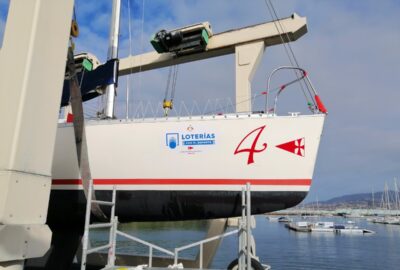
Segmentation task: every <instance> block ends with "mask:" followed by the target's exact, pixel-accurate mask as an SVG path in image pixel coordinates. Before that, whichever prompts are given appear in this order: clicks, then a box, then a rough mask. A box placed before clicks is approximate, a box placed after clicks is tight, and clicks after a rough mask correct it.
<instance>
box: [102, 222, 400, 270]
mask: <svg viewBox="0 0 400 270" xmlns="http://www.w3.org/2000/svg"><path fill="white" fill-rule="evenodd" d="M293 218H294V219H300V220H301V217H300V216H293ZM325 219H326V218H325ZM329 220H330V221H331V222H334V223H338V224H339V223H342V224H343V223H346V221H347V219H345V218H342V217H333V218H329ZM256 222H257V226H256V228H255V229H253V233H254V236H255V238H256V239H257V240H258V242H257V243H258V245H257V253H258V256H259V257H260V260H261V262H262V263H267V264H269V265H271V267H272V269H276V270H285V269H288V270H295V269H301V270H303V269H304V270H311V269H312V270H314V269H315V270H317V269H330V270H342V269H355V270H358V269H360V270H376V269H397V266H398V265H399V264H400V258H399V256H398V255H397V251H398V250H399V249H400V227H399V226H387V225H386V226H385V225H382V224H372V223H369V222H368V221H366V220H365V219H362V220H360V221H357V225H358V226H360V227H363V228H368V229H371V230H373V231H375V233H374V234H334V233H304V232H295V231H291V230H288V229H287V228H285V225H284V224H281V223H278V222H270V221H268V220H267V219H266V218H265V216H264V215H260V216H257V217H256ZM203 226H204V223H203V225H201V222H200V223H199V222H177V223H171V222H165V223H160V224H152V223H143V224H141V223H131V224H125V225H122V226H121V230H122V231H124V232H127V233H132V234H136V235H137V236H139V237H141V238H143V239H146V240H147V241H151V242H154V243H158V244H159V245H161V246H163V247H165V248H172V247H174V246H180V245H185V244H187V243H189V242H195V241H197V240H200V239H203V238H204V236H205V234H206V232H205V231H204V229H203V228H204V227H203ZM232 229H233V228H230V229H228V231H229V230H232ZM178 236H182V237H178ZM94 239H96V240H95V241H96V244H102V243H105V242H106V241H107V240H106V234H105V233H103V232H101V231H99V232H97V233H96V236H95V237H94ZM185 239H186V240H185ZM121 241H122V243H123V244H122V245H121V247H120V248H119V251H120V252H122V253H129V254H132V253H136V254H137V253H139V254H146V252H147V250H146V249H145V248H144V247H141V246H140V245H136V246H130V245H127V243H125V244H124V241H125V240H122V239H121ZM236 247H237V240H236V239H235V237H232V238H226V239H224V240H223V241H222V242H221V246H220V249H219V250H218V252H217V254H216V255H215V258H214V261H213V263H212V265H211V268H212V269H225V268H226V266H227V265H228V264H229V263H230V261H231V260H232V258H233V257H232V252H234V251H235V249H236ZM196 254H197V252H196V250H191V251H190V250H189V251H187V252H186V253H185V254H184V257H186V258H189V259H190V258H195V256H196ZM282 254H284V256H283V257H282ZM282 258H284V259H282Z"/></svg>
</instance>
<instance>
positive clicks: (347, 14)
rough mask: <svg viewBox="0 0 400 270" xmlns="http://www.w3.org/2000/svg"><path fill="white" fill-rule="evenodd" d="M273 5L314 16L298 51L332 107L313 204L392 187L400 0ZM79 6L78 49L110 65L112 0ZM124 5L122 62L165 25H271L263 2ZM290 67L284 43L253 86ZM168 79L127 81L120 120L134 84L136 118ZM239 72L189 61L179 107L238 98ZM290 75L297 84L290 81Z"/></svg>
mask: <svg viewBox="0 0 400 270" xmlns="http://www.w3.org/2000/svg"><path fill="white" fill-rule="evenodd" d="M273 4H274V6H275V8H276V10H277V12H278V15H279V17H287V16H289V15H291V14H292V13H294V12H296V13H298V14H299V15H301V16H306V17H307V24H308V33H307V34H306V35H305V36H303V37H302V38H300V39H299V40H298V41H296V42H293V43H292V44H291V46H292V48H293V50H294V52H295V55H296V58H297V60H298V62H299V64H300V66H301V67H303V68H304V69H306V70H307V71H308V73H309V75H310V78H311V80H312V81H313V84H314V86H315V87H316V88H317V91H318V92H319V94H320V96H321V97H322V99H323V101H324V103H325V105H326V107H327V109H328V111H329V115H328V117H327V120H326V124H325V129H324V133H323V137H322V140H321V145H320V150H319V155H318V159H317V164H316V167H315V172H314V177H313V185H312V187H311V192H310V193H309V195H308V197H307V201H313V200H315V199H316V198H318V199H319V200H324V199H329V198H332V197H335V196H340V195H344V194H351V193H360V192H371V191H378V190H382V189H383V187H384V183H385V181H387V182H388V183H389V184H390V185H391V186H393V178H394V177H397V178H398V179H400V106H399V105H398V103H399V102H400V89H399V85H400V53H399V48H400V21H399V19H398V14H399V13H400V1H398V0H384V1H376V0H354V1H348V0H330V1H328V0H307V1H304V0H303V1H300V0H280V1H277V0H275V1H273ZM128 5H129V9H128ZM7 6H8V0H0V44H1V40H2V33H3V31H4V25H5V21H6V14H7ZM75 6H76V14H77V19H78V23H79V26H80V36H79V38H78V39H77V40H76V45H77V46H76V48H77V50H78V51H90V52H92V53H94V54H95V55H97V56H98V57H99V59H101V60H102V61H104V60H105V59H106V56H107V47H108V45H107V44H108V31H109V21H110V17H111V1H110V0H107V1H106V0H101V1H99V0H76V2H75ZM122 6H123V9H122V15H121V32H120V52H119V56H120V57H126V56H128V55H130V54H139V53H141V52H147V51H151V50H152V48H151V45H150V43H149V40H150V37H151V35H152V34H153V33H155V32H157V31H158V30H160V29H173V28H178V27H182V26H185V25H189V24H193V23H197V22H203V21H209V22H210V23H211V24H212V28H213V31H214V33H218V32H222V31H225V30H229V29H232V28H238V27H244V26H247V25H252V24H256V23H261V22H265V21H270V20H271V19H272V18H271V16H270V14H269V13H268V10H267V7H266V5H265V1H264V0H251V1H249V0H236V1H232V0H218V1H212V0H201V1H200V0H197V1H195V0H175V1H172V0H170V1H162V0H122ZM129 13H130V18H131V19H130V23H129ZM129 25H130V26H131V35H130V34H129ZM130 36H131V38H130ZM130 47H131V48H130ZM288 64H290V63H289V60H288V57H287V56H286V54H285V51H284V49H283V47H282V46H274V47H270V48H267V49H266V52H265V54H264V57H263V59H262V63H261V64H260V67H259V69H258V71H257V73H256V75H255V77H254V80H253V83H252V91H253V94H258V93H260V92H262V91H265V88H266V79H267V77H268V75H269V73H270V72H271V71H272V70H273V69H274V68H276V67H278V66H282V65H288ZM167 74H168V69H167V68H166V69H162V70H156V71H149V72H144V73H141V74H136V75H132V76H129V79H128V78H122V79H121V80H120V85H119V92H118V96H117V103H118V106H117V108H118V109H117V116H118V117H120V118H123V117H125V98H126V94H125V91H126V85H127V84H129V86H130V89H129V95H130V98H131V99H130V100H131V101H130V104H131V106H130V109H129V116H130V117H132V116H134V115H137V113H138V111H137V110H136V108H137V106H136V107H134V106H135V104H136V105H137V104H138V103H139V102H147V101H149V102H151V103H154V104H157V103H159V102H161V101H162V99H163V98H164V92H165V88H166V81H167ZM234 76H235V75H234V57H233V56H232V55H230V56H224V57H220V58H215V59H210V60H204V61H200V62H196V63H188V64H184V65H181V66H180V68H179V74H178V81H177V88H176V98H175V104H181V102H185V104H186V105H187V107H190V106H193V105H192V104H193V100H196V102H198V104H201V106H203V107H204V104H206V103H207V101H210V100H211V101H215V100H216V99H218V100H220V101H221V102H225V101H226V102H228V101H227V99H228V98H229V99H231V100H233V98H234V87H235V86H234V82H235V77H234ZM282 79H286V80H290V75H289V74H285V75H284V76H283V77H282ZM127 80H129V82H127ZM296 93H297V94H296ZM298 93H300V91H297V92H296V89H294V90H293V96H290V97H289V96H288V98H287V99H286V96H285V97H283V98H282V101H281V102H282V104H283V105H282V106H283V111H284V110H285V109H286V107H285V106H288V110H289V111H293V109H292V110H290V108H289V106H293V107H294V108H295V110H294V111H296V110H299V111H301V110H303V109H304V101H303V100H302V99H301V95H300V94H298ZM292 97H293V99H294V101H292V100H290V98H292ZM98 104H99V101H93V102H91V104H89V105H87V109H88V111H95V110H96V108H95V107H96V106H98ZM285 104H286V105H285ZM300 104H301V105H300ZM201 106H200V107H201ZM262 106H263V100H257V101H256V103H255V109H257V108H258V109H262ZM176 107H178V106H176ZM181 108H182V107H181Z"/></svg>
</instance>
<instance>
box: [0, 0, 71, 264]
mask: <svg viewBox="0 0 400 270" xmlns="http://www.w3.org/2000/svg"><path fill="white" fill-rule="evenodd" d="M73 5H74V1H73V0H59V1H53V0H31V1H25V0H12V1H10V4H9V11H8V17H7V23H6V27H5V32H4V39H3V46H2V48H1V49H0V115H2V124H1V135H0V138H1V139H0V269H7V270H9V269H13V270H14V269H23V267H24V260H25V259H27V258H34V257H41V256H43V255H44V253H45V252H46V251H47V250H48V248H49V246H50V240H51V236H52V233H51V231H50V229H49V228H48V226H47V225H46V224H45V222H46V218H47V208H48V203H49V196H50V189H51V179H52V177H51V165H52V160H53V152H54V144H55V138H56V131H57V119H58V113H59V109H60V99H61V89H62V85H63V81H64V74H65V59H66V57H67V46H68V38H69V34H70V26H71V18H72V11H73Z"/></svg>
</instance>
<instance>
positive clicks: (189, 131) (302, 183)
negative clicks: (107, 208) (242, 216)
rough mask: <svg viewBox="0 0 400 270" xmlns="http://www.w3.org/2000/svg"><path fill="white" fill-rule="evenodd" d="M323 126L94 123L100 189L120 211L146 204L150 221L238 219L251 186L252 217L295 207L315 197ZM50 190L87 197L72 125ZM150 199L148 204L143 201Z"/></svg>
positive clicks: (60, 143)
mask: <svg viewBox="0 0 400 270" xmlns="http://www.w3.org/2000/svg"><path fill="white" fill-rule="evenodd" d="M324 119H325V115H322V114H320V115H309V116H267V115H259V114H253V115H222V116H215V117H192V118H180V119H179V118H170V119H158V120H143V121H137V120H135V121H125V120H110V121H88V122H87V124H86V135H87V143H88V151H89V161H90V168H91V173H92V177H93V179H94V184H95V189H96V190H97V193H99V196H100V197H101V196H106V197H107V196H109V195H110V192H109V191H110V190H112V188H113V186H114V185H115V186H116V189H117V194H120V195H119V196H117V199H118V198H119V200H120V201H121V202H122V203H121V204H120V205H121V209H122V207H125V208H130V207H131V208H132V209H133V208H135V207H138V205H141V204H142V206H143V207H145V208H146V209H147V210H143V211H147V212H148V215H146V214H143V213H142V215H139V216H143V218H142V219H144V220H155V219H196V218H197V219H200V218H213V217H223V216H232V215H236V214H238V213H239V211H238V210H236V208H237V207H238V205H236V201H237V199H238V196H239V191H241V190H242V188H243V187H244V185H246V183H250V184H251V190H252V198H253V199H252V200H253V201H254V202H253V212H255V213H259V212H260V213H264V212H267V211H273V210H279V209H283V208H286V207H290V206H292V205H294V204H297V203H299V202H300V201H301V200H302V199H303V198H304V197H305V195H306V194H307V192H308V191H309V188H310V185H311V183H312V176H313V171H314V166H315V162H316V157H317V152H318V147H319V142H320V138H321V134H322V130H323V124H324ZM52 190H53V192H52V194H61V193H63V192H64V194H67V193H68V194H73V193H74V192H75V193H76V192H79V191H80V193H82V192H81V191H82V185H81V180H80V175H79V169H78V163H77V158H76V149H75V142H74V132H73V127H72V124H60V126H59V128H58V133H57V140H56V147H55V153H54V161H53V185H52ZM106 191H107V192H106ZM123 194H125V195H123ZM291 194H292V195H293V196H291ZM57 196H59V197H60V196H62V195H57ZM80 196H82V195H80ZM124 196H125V197H124ZM144 196H148V197H149V198H146V199H145V201H143V200H144ZM53 197H55V196H53ZM127 197H129V199H127ZM124 198H125V199H124ZM135 198H136V202H135ZM152 198H153V199H154V200H152ZM80 200H81V199H80ZM219 200H223V201H222V202H221V205H220V206H219V205H218V203H216V202H218V201H219ZM213 201H214V202H215V203H214V202H213ZM124 202H125V204H124ZM171 203H172V204H174V207H177V208H178V210H176V209H175V210H173V211H172V212H174V213H173V214H171V211H170V210H168V209H167V210H165V209H166V208H168V205H169V204H171ZM237 203H239V202H237ZM130 204H131V206H130ZM149 204H151V206H149ZM191 204H193V205H191ZM202 204H203V206H204V207H202V206H201V205H202ZM222 204H224V205H222ZM231 204H232V205H234V206H232V205H231ZM118 205H119V203H118V202H117V213H118ZM207 205H208V206H207ZM191 206H193V207H191ZM185 207H186V208H185ZM172 208H173V207H172ZM183 208H185V209H186V210H184V209H183ZM199 208H201V209H200V210H199ZM218 208H220V209H218ZM132 209H131V210H132ZM190 209H192V210H190ZM193 209H197V210H198V213H195V212H196V211H195V210H193ZM224 209H225V210H224ZM233 209H234V210H233ZM128 210H129V209H123V210H121V212H120V215H124V213H125V212H128ZM176 211H178V212H179V213H178V212H176ZM185 211H186V212H190V214H188V213H185ZM131 212H132V211H131ZM133 212H135V211H133ZM136 212H137V213H139V214H140V211H139V210H138V211H136ZM150 212H154V213H153V214H151V213H150ZM163 213H164V214H163ZM152 215H153V216H152ZM164 215H165V217H164ZM136 218H137V217H136ZM122 219H123V217H122ZM127 219H128V220H129V219H130V218H129V217H127Z"/></svg>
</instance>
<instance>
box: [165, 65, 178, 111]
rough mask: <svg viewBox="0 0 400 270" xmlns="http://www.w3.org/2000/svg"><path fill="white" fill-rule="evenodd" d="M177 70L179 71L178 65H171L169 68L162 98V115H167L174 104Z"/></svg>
mask: <svg viewBox="0 0 400 270" xmlns="http://www.w3.org/2000/svg"><path fill="white" fill-rule="evenodd" d="M178 72H179V65H173V66H171V67H170V68H169V71H168V79H167V86H166V87H165V95H164V100H163V109H164V116H168V113H169V111H170V110H172V108H173V106H174V98H175V92H176V81H177V79H178Z"/></svg>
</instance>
